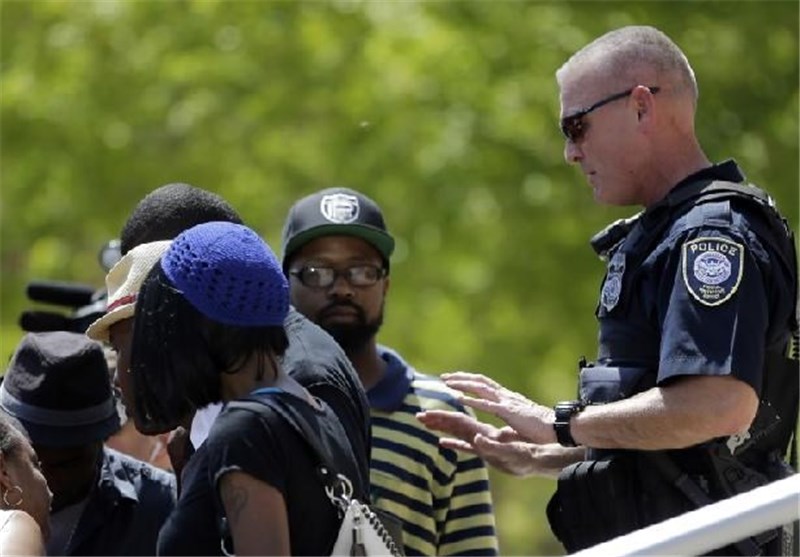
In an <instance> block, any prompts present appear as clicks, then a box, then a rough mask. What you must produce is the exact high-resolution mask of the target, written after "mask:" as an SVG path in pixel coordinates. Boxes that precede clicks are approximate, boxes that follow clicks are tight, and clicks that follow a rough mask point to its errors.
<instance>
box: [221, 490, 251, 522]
mask: <svg viewBox="0 0 800 557" xmlns="http://www.w3.org/2000/svg"><path fill="white" fill-rule="evenodd" d="M221 491H222V504H223V505H224V506H225V513H226V514H227V515H228V521H229V522H230V524H231V526H233V525H234V524H237V523H238V522H239V519H240V518H241V516H242V511H244V508H245V507H246V506H247V490H246V489H245V488H244V487H242V486H239V485H236V482H234V481H228V482H225V483H224V484H223V486H222V490H221Z"/></svg>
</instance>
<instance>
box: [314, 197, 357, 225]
mask: <svg viewBox="0 0 800 557" xmlns="http://www.w3.org/2000/svg"><path fill="white" fill-rule="evenodd" d="M319 210H320V213H322V216H323V217H325V218H326V219H328V220H329V221H331V222H333V223H336V224H348V223H351V222H353V221H355V220H356V219H357V218H358V212H359V206H358V198H357V197H356V196H355V195H349V194H346V193H333V194H330V195H325V196H323V197H322V200H321V201H320V202H319Z"/></svg>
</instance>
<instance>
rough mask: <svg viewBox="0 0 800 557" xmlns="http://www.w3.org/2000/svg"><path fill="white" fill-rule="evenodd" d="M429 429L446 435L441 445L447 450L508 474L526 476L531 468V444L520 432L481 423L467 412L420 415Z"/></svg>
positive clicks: (441, 440) (418, 415)
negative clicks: (470, 456)
mask: <svg viewBox="0 0 800 557" xmlns="http://www.w3.org/2000/svg"><path fill="white" fill-rule="evenodd" d="M417 419H418V420H419V421H420V422H422V424H423V425H424V426H425V427H427V428H428V429H432V430H436V431H441V432H444V433H446V434H448V435H451V436H452V437H442V438H441V439H439V445H440V446H441V447H444V448H446V449H454V450H457V451H464V452H467V453H471V454H474V455H477V456H479V457H481V458H482V459H483V460H485V461H486V462H488V463H489V464H490V465H491V466H493V467H495V468H497V469H498V470H500V471H502V472H505V473H506V474H512V475H514V476H526V475H528V474H531V473H533V470H532V469H531V464H532V457H531V451H530V449H531V446H530V445H531V444H530V443H525V442H521V441H518V439H519V436H518V435H517V432H516V431H514V430H513V429H511V428H510V427H504V428H502V429H500V428H497V427H495V426H493V425H491V424H487V423H484V422H480V421H478V420H477V419H476V418H474V417H472V416H469V415H467V414H464V413H463V412H453V411H449V410H428V411H426V412H420V413H418V414H417Z"/></svg>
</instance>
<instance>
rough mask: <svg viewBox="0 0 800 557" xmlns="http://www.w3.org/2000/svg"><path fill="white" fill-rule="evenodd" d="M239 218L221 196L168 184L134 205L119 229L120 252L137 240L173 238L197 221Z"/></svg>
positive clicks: (129, 247) (154, 240)
mask: <svg viewBox="0 0 800 557" xmlns="http://www.w3.org/2000/svg"><path fill="white" fill-rule="evenodd" d="M212 221H225V222H233V223H236V224H242V218H241V217H240V216H239V214H238V213H237V212H236V210H235V209H234V208H233V207H232V206H231V205H230V204H229V203H228V202H227V201H225V200H224V199H223V198H222V197H220V196H219V195H217V194H215V193H212V192H210V191H207V190H204V189H200V188H197V187H195V186H192V185H189V184H183V183H174V184H167V185H164V186H161V187H159V188H156V189H155V190H153V191H151V192H150V193H149V194H147V195H146V196H145V197H144V198H143V199H142V200H141V201H139V203H138V204H137V205H136V207H135V208H134V209H133V212H132V213H131V215H130V217H128V220H127V221H126V222H125V225H124V226H123V227H122V232H121V233H120V246H119V249H120V253H121V254H122V255H125V254H126V253H128V252H129V251H130V250H132V249H133V248H135V247H136V246H138V245H139V244H145V243H148V242H157V241H159V240H172V239H173V238H175V237H176V236H177V235H178V234H180V233H181V232H183V231H184V230H188V229H189V228H192V227H193V226H195V225H197V224H202V223H205V222H212Z"/></svg>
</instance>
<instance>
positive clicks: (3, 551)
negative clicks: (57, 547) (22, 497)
mask: <svg viewBox="0 0 800 557" xmlns="http://www.w3.org/2000/svg"><path fill="white" fill-rule="evenodd" d="M44 554H45V550H44V540H43V539H42V531H41V529H40V528H39V525H38V524H37V523H36V521H35V520H34V519H33V517H32V516H31V515H29V514H28V513H25V512H22V511H0V557H4V556H6V555H37V556H38V555H44Z"/></svg>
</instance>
